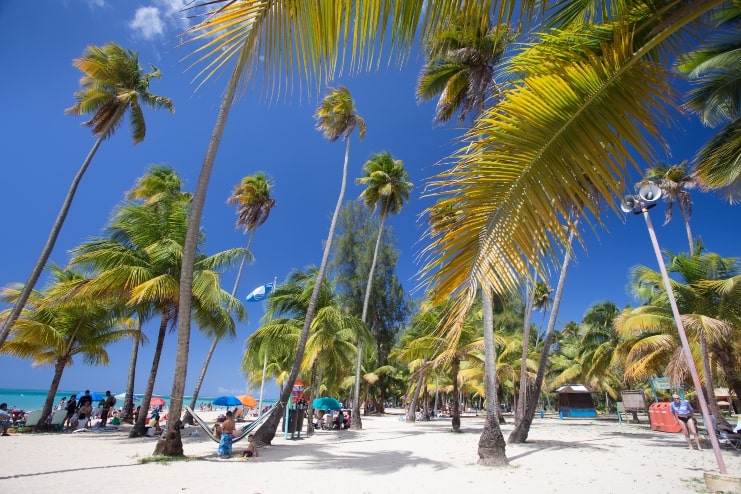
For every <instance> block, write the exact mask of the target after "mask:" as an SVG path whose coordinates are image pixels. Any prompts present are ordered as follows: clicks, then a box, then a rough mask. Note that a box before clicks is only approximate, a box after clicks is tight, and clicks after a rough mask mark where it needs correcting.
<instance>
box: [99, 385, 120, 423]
mask: <svg viewBox="0 0 741 494" xmlns="http://www.w3.org/2000/svg"><path fill="white" fill-rule="evenodd" d="M102 403H103V407H102V410H101V412H100V424H99V426H100V427H105V424H106V422H108V414H109V413H111V409H112V408H113V407H115V406H116V397H115V396H113V395H112V394H111V392H110V391H106V392H105V398H103V402H102Z"/></svg>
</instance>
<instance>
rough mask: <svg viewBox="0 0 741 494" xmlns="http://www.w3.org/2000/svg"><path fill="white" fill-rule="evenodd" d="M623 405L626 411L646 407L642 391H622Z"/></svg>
mask: <svg viewBox="0 0 741 494" xmlns="http://www.w3.org/2000/svg"><path fill="white" fill-rule="evenodd" d="M621 394H622V395H623V406H624V408H625V411H626V412H633V411H638V410H645V409H646V398H645V397H644V395H643V391H640V390H638V391H622V392H621Z"/></svg>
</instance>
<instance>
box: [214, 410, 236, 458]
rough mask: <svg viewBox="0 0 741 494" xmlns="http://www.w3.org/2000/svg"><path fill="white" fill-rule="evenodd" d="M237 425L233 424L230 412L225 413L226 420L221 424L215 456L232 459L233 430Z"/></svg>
mask: <svg viewBox="0 0 741 494" xmlns="http://www.w3.org/2000/svg"><path fill="white" fill-rule="evenodd" d="M236 427H237V424H236V423H235V422H234V418H233V417H232V412H231V411H229V412H226V419H224V423H222V424H221V440H220V441H219V449H218V450H217V451H216V454H217V455H219V456H220V457H222V458H231V457H232V439H233V438H234V429H235V428H236Z"/></svg>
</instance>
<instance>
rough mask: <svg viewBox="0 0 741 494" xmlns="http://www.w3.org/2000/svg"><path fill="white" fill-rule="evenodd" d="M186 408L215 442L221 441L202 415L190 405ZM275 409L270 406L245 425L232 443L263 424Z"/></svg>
mask: <svg viewBox="0 0 741 494" xmlns="http://www.w3.org/2000/svg"><path fill="white" fill-rule="evenodd" d="M185 409H186V410H187V411H188V413H190V415H191V416H192V417H193V420H195V421H196V423H197V424H198V425H199V426H200V427H201V429H203V431H204V432H205V433H206V434H207V435H208V437H210V438H211V440H213V441H214V442H217V443H218V442H219V441H220V439H219V438H218V437H216V436H215V435H214V432H213V431H212V430H211V428H210V427H209V426H208V424H207V423H206V422H204V421H203V419H202V418H201V417H199V416H198V415H196V413H195V412H194V411H193V410H192V409H191V408H190V407H189V406H187V405H186V406H185ZM273 410H275V406H272V407H270V410H268V411H267V412H265V413H263V414H262V415H260V416H259V417H257V418H256V419H255V420H254V421H252V422H250V423H249V424H247V425H245V426H244V427H243V428H242V430H241V431H240V432H239V435H235V436H234V438H233V439H232V443H236V442H237V441H241V440H242V439H244V438H245V437H247V436H248V435H249V434H250V433H252V431H254V430H255V429H257V428H258V427H260V426H261V425H262V423H263V422H265V421H266V420H267V418H268V417H269V416H270V414H272V413H273Z"/></svg>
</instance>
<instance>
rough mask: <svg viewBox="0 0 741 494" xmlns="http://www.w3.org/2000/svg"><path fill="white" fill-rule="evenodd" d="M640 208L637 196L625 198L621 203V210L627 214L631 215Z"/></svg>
mask: <svg viewBox="0 0 741 494" xmlns="http://www.w3.org/2000/svg"><path fill="white" fill-rule="evenodd" d="M637 207H638V201H637V200H636V197H635V196H625V197H623V200H622V202H621V203H620V209H622V210H623V212H625V213H631V212H633V211H635V209H636V208H637Z"/></svg>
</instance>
